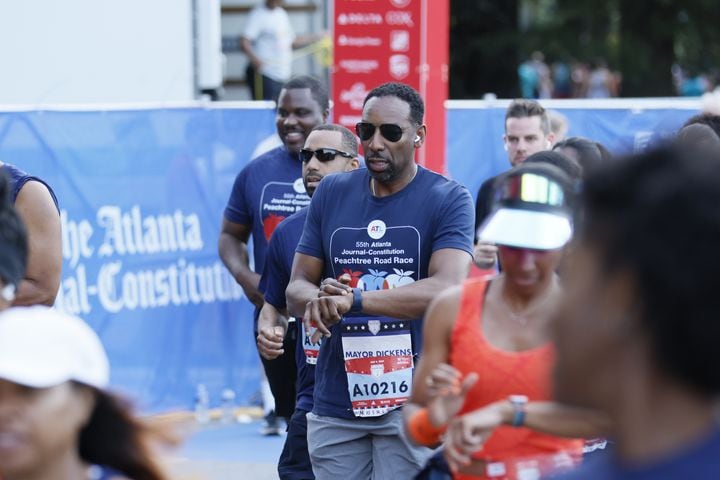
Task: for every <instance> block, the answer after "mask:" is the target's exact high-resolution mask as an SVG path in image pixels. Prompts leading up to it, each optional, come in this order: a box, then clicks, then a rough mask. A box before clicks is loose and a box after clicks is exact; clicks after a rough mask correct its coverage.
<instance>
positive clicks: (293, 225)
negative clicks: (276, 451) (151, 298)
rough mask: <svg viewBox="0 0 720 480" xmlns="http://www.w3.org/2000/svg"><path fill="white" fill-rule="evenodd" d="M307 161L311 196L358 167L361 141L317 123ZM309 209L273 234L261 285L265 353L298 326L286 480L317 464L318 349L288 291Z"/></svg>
mask: <svg viewBox="0 0 720 480" xmlns="http://www.w3.org/2000/svg"><path fill="white" fill-rule="evenodd" d="M300 158H301V160H302V165H303V169H302V171H303V183H304V184H305V190H306V191H307V193H308V195H310V197H312V195H313V193H314V192H315V189H316V188H317V186H318V185H319V183H320V181H321V180H322V179H323V177H325V176H326V175H330V174H332V173H339V172H346V171H350V170H355V169H356V168H358V166H359V165H360V164H359V161H358V142H357V139H356V138H355V135H353V133H352V132H351V131H350V130H348V129H347V128H345V127H342V126H340V125H333V124H326V125H318V126H317V127H315V128H314V129H313V130H312V132H310V135H309V136H308V138H307V141H306V142H305V148H303V149H302V150H300ZM307 211H308V209H307V208H303V209H302V210H300V211H299V212H297V213H295V214H293V215H291V216H290V217H288V218H287V219H285V220H283V222H282V223H280V225H278V227H277V228H276V229H275V232H274V233H273V235H272V238H270V245H269V246H268V254H267V258H266V260H265V268H264V269H263V274H262V278H261V279H260V288H261V290H262V291H263V292H264V293H265V305H264V306H263V308H262V310H261V311H260V318H259V319H258V336H257V344H258V350H259V351H260V355H262V356H263V358H265V359H266V360H270V361H274V359H276V358H278V357H280V356H282V355H283V354H288V355H290V354H291V353H290V352H287V353H286V352H285V350H284V345H283V339H284V338H285V336H286V333H287V331H288V328H296V329H297V330H296V332H297V335H296V344H295V349H296V352H295V362H296V363H297V383H296V386H297V395H296V397H295V398H296V404H295V412H294V413H293V415H292V417H291V418H290V421H289V422H288V432H287V438H286V439H285V446H284V447H283V451H282V454H281V455H280V461H279V463H278V473H279V475H280V479H281V480H285V479H289V480H304V479H312V478H314V477H313V473H312V466H311V465H310V457H309V456H308V448H307V420H306V419H305V415H306V414H307V413H308V412H309V411H311V410H312V407H313V387H314V385H315V362H316V360H317V354H318V350H319V347H318V346H316V345H312V344H310V342H309V341H307V340H306V337H305V335H304V328H303V324H302V322H301V321H296V322H294V323H293V324H292V326H290V325H289V324H288V316H287V305H286V303H285V289H286V288H287V286H288V283H289V281H290V270H291V269H292V262H293V257H294V255H295V248H296V247H297V244H298V242H299V241H300V237H301V236H302V232H303V226H304V225H305V218H306V217H307Z"/></svg>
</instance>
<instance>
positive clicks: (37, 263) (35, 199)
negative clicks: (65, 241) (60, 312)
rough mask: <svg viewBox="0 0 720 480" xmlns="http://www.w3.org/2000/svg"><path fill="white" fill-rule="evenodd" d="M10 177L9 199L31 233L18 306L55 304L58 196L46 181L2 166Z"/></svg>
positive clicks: (59, 243) (59, 249) (58, 274)
mask: <svg viewBox="0 0 720 480" xmlns="http://www.w3.org/2000/svg"><path fill="white" fill-rule="evenodd" d="M0 172H1V173H2V174H4V175H6V176H7V179H8V182H9V187H10V199H11V201H12V203H13V205H14V206H15V209H16V210H17V212H18V213H19V214H20V217H21V218H22V220H23V223H24V224H25V227H26V228H27V232H28V246H29V248H30V255H29V257H28V262H27V269H26V271H25V277H24V278H23V280H22V281H21V282H20V283H19V284H18V286H17V292H16V293H15V300H14V301H13V305H15V306H28V305H48V306H51V305H53V304H54V303H55V298H56V297H57V294H58V290H59V289H60V278H61V271H62V235H61V221H60V208H59V206H58V200H57V197H56V196H55V192H54V191H53V189H52V188H51V187H50V185H48V184H47V183H46V182H45V181H43V180H41V179H40V178H38V177H35V176H32V175H29V174H27V173H25V172H24V171H22V170H20V169H19V168H17V167H16V166H14V165H11V164H9V163H2V162H0Z"/></svg>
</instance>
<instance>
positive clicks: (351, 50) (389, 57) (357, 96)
mask: <svg viewBox="0 0 720 480" xmlns="http://www.w3.org/2000/svg"><path fill="white" fill-rule="evenodd" d="M430 19H431V21H429V20H430ZM448 21H449V12H448V0H335V12H334V29H333V37H334V45H335V46H334V57H335V66H334V69H333V80H332V84H333V99H334V103H335V106H334V115H335V121H336V122H338V123H340V124H342V125H345V126H346V127H348V128H350V129H351V130H353V131H354V127H355V124H356V123H357V122H359V121H360V120H361V116H362V104H363V100H364V99H365V96H366V95H367V94H368V92H369V91H370V90H372V89H373V88H374V87H376V86H378V85H380V84H382V83H385V82H390V81H396V82H403V83H406V84H408V85H410V86H412V87H413V88H415V89H416V90H418V91H419V92H420V94H421V95H422V96H423V99H424V100H425V109H426V115H425V123H426V124H427V126H428V136H427V141H426V143H425V146H424V147H423V148H422V149H421V150H420V152H419V154H418V162H419V163H420V164H422V165H424V166H426V167H428V168H431V169H433V170H435V171H438V172H440V173H444V172H445V109H444V101H445V100H446V99H447V58H448ZM431 38H432V43H431V40H430V39H431Z"/></svg>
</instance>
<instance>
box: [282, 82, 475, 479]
mask: <svg viewBox="0 0 720 480" xmlns="http://www.w3.org/2000/svg"><path fill="white" fill-rule="evenodd" d="M423 112H424V105H423V101H422V98H421V97H420V95H419V94H418V93H417V92H416V91H415V90H414V89H412V88H411V87H409V86H407V85H403V84H399V83H387V84H384V85H381V86H379V87H377V88H375V89H374V90H372V91H371V92H370V93H369V94H368V96H367V97H366V98H365V103H364V107H363V113H362V121H361V122H360V123H359V124H358V125H357V128H356V131H357V134H358V136H359V137H360V141H361V142H362V146H363V152H364V155H365V164H366V166H367V168H363V169H359V170H356V171H353V172H350V173H348V174H343V175H333V176H331V177H327V178H325V179H324V180H323V181H322V183H321V184H320V186H319V187H318V189H317V191H316V192H315V194H314V195H313V199H312V202H311V204H310V208H309V210H308V217H307V221H306V223H305V228H304V230H303V236H302V239H301V240H300V243H299V245H298V248H297V251H296V254H295V260H294V264H293V270H292V274H291V280H290V285H289V287H288V290H287V292H286V293H287V301H288V309H289V312H290V314H292V315H294V316H296V317H297V318H301V317H302V318H304V322H305V323H306V333H307V332H308V330H310V328H309V327H310V326H315V327H317V331H316V332H315V333H313V334H312V335H311V338H310V340H311V342H312V343H317V340H318V339H319V338H320V337H324V339H323V341H322V344H321V346H320V353H319V356H318V359H317V367H316V370H315V376H316V377H315V379H316V381H315V393H314V406H313V410H312V412H311V413H309V414H308V415H307V421H308V446H309V449H310V459H311V461H312V465H313V471H314V472H315V476H316V477H317V478H318V479H320V480H324V479H333V480H337V479H339V478H413V477H414V476H415V474H416V473H417V472H418V471H419V470H420V469H421V468H422V466H423V465H424V463H425V461H426V460H427V457H428V456H429V449H427V448H425V447H418V446H416V445H412V444H411V443H410V442H409V441H408V440H407V438H406V436H405V433H404V431H403V426H402V418H401V412H400V410H399V409H400V407H402V405H403V404H404V403H405V402H406V400H407V398H408V396H409V395H410V389H411V385H412V370H413V366H414V363H415V362H416V361H417V356H418V354H419V351H420V347H421V344H422V316H423V314H424V313H425V310H426V309H427V307H428V305H429V303H430V301H431V299H432V298H433V297H434V296H435V295H436V294H437V292H439V291H441V290H443V289H444V288H446V287H449V286H451V285H456V284H459V283H460V282H461V281H462V280H463V279H464V278H465V277H466V275H467V273H468V270H469V267H470V263H471V254H472V240H473V211H472V199H471V197H470V195H469V193H468V192H467V190H466V189H465V188H464V187H462V186H461V185H459V184H458V183H456V182H453V181H451V180H448V179H446V178H444V177H442V176H440V175H438V174H435V173H433V172H431V171H429V170H426V169H425V168H423V167H420V166H418V165H416V164H415V161H414V156H415V151H416V149H418V148H420V147H421V146H422V144H423V142H424V140H425V134H426V127H425V125H423ZM341 277H342V278H344V279H345V280H346V281H347V282H348V285H342V284H339V283H338V282H337V280H338V279H341ZM348 277H349V278H348ZM323 278H324V279H325V280H322V279H323ZM321 280H322V282H321ZM318 285H319V286H320V287H319V288H318Z"/></svg>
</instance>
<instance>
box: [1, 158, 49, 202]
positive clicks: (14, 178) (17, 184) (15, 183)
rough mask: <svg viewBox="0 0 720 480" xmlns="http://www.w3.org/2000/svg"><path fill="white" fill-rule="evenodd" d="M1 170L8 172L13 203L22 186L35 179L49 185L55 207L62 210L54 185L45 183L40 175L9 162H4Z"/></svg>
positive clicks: (46, 185)
mask: <svg viewBox="0 0 720 480" xmlns="http://www.w3.org/2000/svg"><path fill="white" fill-rule="evenodd" d="M1 170H2V171H3V172H5V173H6V174H7V179H8V184H9V185H10V199H11V200H12V202H13V205H14V204H15V201H16V200H17V197H18V195H19V194H20V190H21V189H22V187H24V186H25V184H26V183H27V182H30V181H35V182H40V183H42V184H43V185H45V187H47V189H48V192H50V196H51V197H52V200H53V202H54V203H55V208H57V210H58V213H59V212H60V206H59V205H58V200H57V197H56V196H55V192H54V191H53V189H52V187H50V185H48V184H47V183H45V181H44V180H42V179H40V178H38V177H34V176H32V175H28V174H27V173H25V172H23V171H22V170H20V169H19V168H17V167H16V166H15V165H10V164H9V163H3V165H2V168H1Z"/></svg>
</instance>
